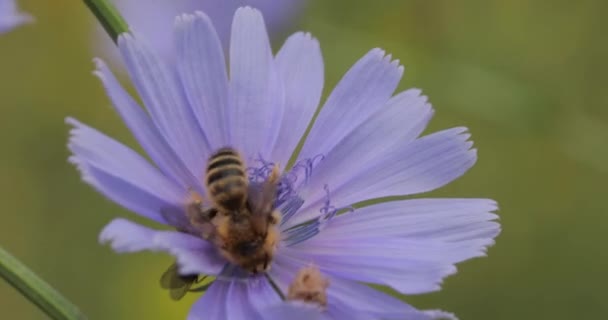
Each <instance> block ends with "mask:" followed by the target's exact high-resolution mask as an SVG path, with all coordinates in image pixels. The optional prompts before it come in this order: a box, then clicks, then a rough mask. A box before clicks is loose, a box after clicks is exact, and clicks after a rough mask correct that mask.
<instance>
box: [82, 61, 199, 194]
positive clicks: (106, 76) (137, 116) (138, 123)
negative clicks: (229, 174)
mask: <svg viewBox="0 0 608 320" xmlns="http://www.w3.org/2000/svg"><path fill="white" fill-rule="evenodd" d="M95 65H96V66H97V70H96V71H95V72H94V73H95V75H96V76H97V77H98V78H99V79H100V80H101V82H102V83H103V86H104V88H105V89H106V93H107V94H108V96H109V97H110V100H112V103H113V106H114V108H115V109H116V111H117V112H118V114H119V115H120V116H121V118H122V120H123V121H124V122H125V123H126V125H127V127H129V129H130V130H131V132H132V133H133V135H134V136H135V138H136V139H137V141H138V142H139V144H140V145H141V146H142V147H143V149H144V150H145V151H146V153H147V154H148V155H149V156H150V158H152V160H153V161H154V162H155V163H156V164H157V165H158V167H159V168H160V170H161V171H162V172H163V173H164V174H165V175H167V176H170V177H172V178H174V179H175V180H176V181H177V182H178V183H179V184H180V185H181V186H182V187H183V188H184V190H185V189H187V188H188V187H194V186H198V187H195V188H197V189H201V187H200V181H199V180H198V179H196V178H195V177H194V176H193V175H192V173H190V171H189V170H188V168H187V167H186V166H185V165H184V164H183V162H182V161H181V159H180V158H179V157H178V156H177V155H176V154H175V151H174V150H173V149H172V148H171V146H170V145H169V144H168V143H167V141H166V140H165V138H164V137H163V136H162V134H161V133H160V132H159V131H158V128H156V126H155V125H154V124H153V123H152V121H151V119H150V117H149V116H148V115H147V114H146V113H145V111H144V110H143V109H142V108H141V107H140V106H139V105H138V103H137V102H136V101H135V100H134V99H133V98H132V97H131V95H129V93H127V92H126V91H125V89H124V88H123V87H122V85H121V84H120V83H119V82H118V80H117V79H116V77H114V75H113V74H112V72H111V71H110V69H108V67H107V66H106V64H105V63H104V62H103V61H101V60H100V59H95Z"/></svg>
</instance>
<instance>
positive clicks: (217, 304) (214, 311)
mask: <svg viewBox="0 0 608 320" xmlns="http://www.w3.org/2000/svg"><path fill="white" fill-rule="evenodd" d="M229 288H230V283H229V282H225V281H215V282H213V284H212V285H211V287H209V289H207V291H206V292H205V294H204V295H203V296H202V297H201V298H200V299H198V301H196V302H195V303H194V305H193V306H192V309H190V312H189V313H188V317H187V318H186V319H187V320H208V319H229V318H228V317H227V316H226V305H227V304H228V300H227V297H228V289H229Z"/></svg>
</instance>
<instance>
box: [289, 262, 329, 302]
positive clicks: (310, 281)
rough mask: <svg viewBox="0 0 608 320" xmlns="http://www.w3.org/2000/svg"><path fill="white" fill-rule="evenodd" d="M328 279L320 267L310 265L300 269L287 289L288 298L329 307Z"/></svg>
mask: <svg viewBox="0 0 608 320" xmlns="http://www.w3.org/2000/svg"><path fill="white" fill-rule="evenodd" d="M328 287H329V280H327V279H326V278H325V277H323V275H322V274H321V272H320V271H319V269H318V268H316V267H314V266H309V267H305V268H302V269H300V271H298V273H297V274H296V277H295V278H294V280H293V282H292V283H291V284H290V285H289V288H288V289H287V300H292V301H294V300H296V301H303V302H306V303H312V304H316V305H318V306H320V307H322V308H325V307H327V288H328Z"/></svg>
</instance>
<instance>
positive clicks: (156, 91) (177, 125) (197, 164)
mask: <svg viewBox="0 0 608 320" xmlns="http://www.w3.org/2000/svg"><path fill="white" fill-rule="evenodd" d="M118 47H119V49H120V51H121V54H122V56H123V59H124V60H125V64H126V66H127V69H128V70H129V75H130V76H131V79H132V80H133V83H134V84H135V87H136V88H137V91H138V92H139V95H140V96H141V98H142V100H143V101H144V104H145V106H146V108H147V109H148V111H149V112H150V115H151V117H152V120H153V121H154V123H155V124H156V126H157V127H158V129H159V130H160V132H161V133H162V134H163V135H164V136H165V138H166V139H167V141H168V142H169V144H170V145H171V146H173V148H174V150H175V151H176V152H177V154H178V155H179V156H180V158H181V159H182V161H183V162H184V163H185V164H186V166H187V167H188V168H189V169H190V172H192V174H193V175H194V176H200V175H202V174H203V172H204V167H205V162H206V160H207V157H208V156H209V150H208V148H207V143H206V141H207V140H206V137H205V135H204V134H203V132H202V130H201V128H200V127H199V125H198V123H197V121H196V119H195V117H194V113H193V111H192V110H191V108H190V106H189V105H188V103H187V101H186V98H185V97H184V95H183V92H182V90H183V89H182V88H180V85H179V83H178V81H177V80H178V79H177V76H176V74H175V72H173V71H174V70H172V69H170V68H169V67H167V66H166V65H165V64H164V63H163V61H161V60H160V59H158V58H157V57H156V56H155V55H154V54H153V53H152V52H150V51H149V50H148V49H147V48H146V47H145V46H144V45H143V44H142V43H141V42H140V41H138V40H137V39H135V38H134V37H133V36H131V35H130V34H128V33H124V34H122V35H120V37H119V38H118Z"/></svg>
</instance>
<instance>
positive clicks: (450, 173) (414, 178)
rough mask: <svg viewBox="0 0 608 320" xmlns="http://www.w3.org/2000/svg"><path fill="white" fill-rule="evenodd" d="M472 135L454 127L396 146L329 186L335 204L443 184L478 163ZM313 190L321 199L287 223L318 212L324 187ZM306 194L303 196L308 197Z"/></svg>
mask: <svg viewBox="0 0 608 320" xmlns="http://www.w3.org/2000/svg"><path fill="white" fill-rule="evenodd" d="M469 137H470V135H469V134H468V133H466V128H453V129H448V130H444V131H440V132H436V133H433V134H430V135H427V136H424V137H422V138H419V139H417V140H415V141H413V142H412V143H408V144H404V145H400V146H397V147H396V148H394V149H393V150H392V151H391V152H390V154H388V155H386V156H385V157H383V158H382V159H378V160H377V161H375V162H374V163H370V164H368V165H367V166H366V167H365V168H363V169H362V170H361V171H360V172H351V175H350V176H344V179H343V181H341V182H340V183H338V184H337V186H335V187H334V186H331V185H329V190H330V193H331V194H330V199H331V202H332V205H334V206H336V207H342V206H346V205H350V204H353V203H355V202H360V201H364V200H369V199H374V198H380V197H387V196H403V195H412V194H417V193H422V192H427V191H431V190H434V189H437V188H439V187H442V186H444V185H446V184H448V183H450V182H452V181H453V180H455V179H456V178H458V177H460V176H461V175H463V174H464V173H465V172H466V171H467V170H468V169H469V168H471V167H472V166H473V164H475V161H476V160H477V151H476V150H475V149H472V148H471V147H472V145H473V143H472V142H471V141H467V140H468V139H469ZM334 169H335V170H339V168H334ZM313 174H315V173H314V170H313ZM310 192H311V194H309V195H307V196H308V197H310V198H312V199H319V200H316V201H314V202H307V203H305V204H304V206H303V208H302V209H301V212H300V213H298V214H297V215H296V216H294V218H293V219H291V220H289V221H288V222H287V223H286V224H288V225H289V226H293V225H295V224H298V223H301V222H303V221H306V220H307V219H310V218H312V217H315V216H318V215H319V208H321V207H322V206H323V203H322V201H321V200H320V199H322V198H321V196H320V195H319V194H318V193H320V192H323V190H310ZM307 196H303V197H304V198H305V199H306V197H307Z"/></svg>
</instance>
